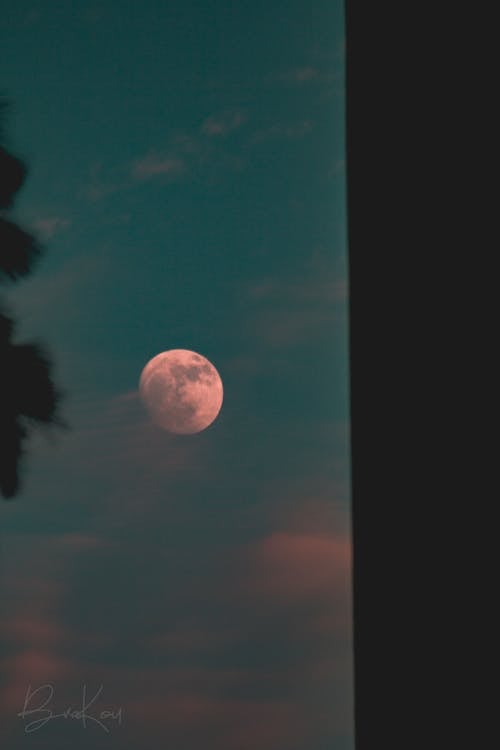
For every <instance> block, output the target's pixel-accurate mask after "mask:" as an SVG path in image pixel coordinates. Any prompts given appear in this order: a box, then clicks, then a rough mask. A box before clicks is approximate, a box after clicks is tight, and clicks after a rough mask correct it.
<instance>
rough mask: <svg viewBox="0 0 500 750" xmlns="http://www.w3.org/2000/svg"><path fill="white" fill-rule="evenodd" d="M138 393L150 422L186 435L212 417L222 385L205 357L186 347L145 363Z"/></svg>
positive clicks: (207, 423)
mask: <svg viewBox="0 0 500 750" xmlns="http://www.w3.org/2000/svg"><path fill="white" fill-rule="evenodd" d="M139 394H140V397H141V399H142V401H143V403H144V405H145V407H146V409H147V410H148V412H149V414H150V416H151V419H152V420H153V422H155V423H156V424H157V425H159V426H160V427H163V429H165V430H168V432H173V433H176V434H178V435H189V434H193V433H195V432H201V431H202V430H204V429H205V428H206V427H208V426H209V425H211V424H212V422H213V421H214V420H215V418H216V417H217V415H218V413H219V411H220V408H221V406H222V399H223V388H222V380H221V379H220V375H219V373H218V372H217V370H216V369H215V367H214V366H213V364H212V363H211V362H209V361H208V359H206V358H205V357H203V356H202V355H201V354H197V353H196V352H191V351H189V350H188V349H170V350H169V351H166V352H161V354H157V355H156V357H153V359H151V360H150V361H149V362H148V363H147V365H146V366H145V368H144V369H143V371H142V373H141V377H140V380H139Z"/></svg>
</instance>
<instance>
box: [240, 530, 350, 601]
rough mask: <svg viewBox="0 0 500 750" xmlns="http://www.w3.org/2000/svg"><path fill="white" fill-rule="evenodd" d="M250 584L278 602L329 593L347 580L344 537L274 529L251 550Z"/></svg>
mask: <svg viewBox="0 0 500 750" xmlns="http://www.w3.org/2000/svg"><path fill="white" fill-rule="evenodd" d="M252 557H253V565H252V568H253V569H252V583H251V586H252V587H253V588H254V590H255V592H256V593H257V594H259V595H263V596H265V597H266V598H273V599H278V600H280V601H283V600H284V601H290V600H292V601H297V600H302V599H304V598H308V597H311V596H313V597H314V596H318V595H319V596H321V595H327V596H331V594H332V592H333V591H334V590H335V589H337V590H338V589H339V587H341V588H345V587H346V586H347V585H348V583H349V580H350V560H351V546H350V542H349V540H348V539H347V538H344V539H342V538H337V537H334V536H331V535H324V536H320V535H317V534H314V535H313V534H299V533H290V532H285V531H278V532H275V533H273V534H271V535H270V536H268V537H267V538H265V539H263V540H262V541H260V542H259V543H258V544H257V545H256V546H255V548H254V550H253V552H252Z"/></svg>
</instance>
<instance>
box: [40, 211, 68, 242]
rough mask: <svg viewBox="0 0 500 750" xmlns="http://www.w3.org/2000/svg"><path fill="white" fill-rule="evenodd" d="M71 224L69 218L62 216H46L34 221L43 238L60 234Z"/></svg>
mask: <svg viewBox="0 0 500 750" xmlns="http://www.w3.org/2000/svg"><path fill="white" fill-rule="evenodd" d="M70 225H71V221H70V220H69V219H65V218H64V217H62V216H47V217H45V218H41V219H36V221H34V222H33V226H34V228H35V229H36V231H37V232H39V234H40V235H41V237H42V238H43V239H51V238H52V237H54V235H56V234H59V232H62V231H63V230H64V229H67V228H68V227H69V226H70Z"/></svg>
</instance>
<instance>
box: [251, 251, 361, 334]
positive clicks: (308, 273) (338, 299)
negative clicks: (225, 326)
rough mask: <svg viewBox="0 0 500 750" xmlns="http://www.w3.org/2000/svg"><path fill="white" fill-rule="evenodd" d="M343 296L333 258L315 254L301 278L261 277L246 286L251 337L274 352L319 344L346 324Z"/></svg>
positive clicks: (339, 271) (343, 286)
mask: <svg viewBox="0 0 500 750" xmlns="http://www.w3.org/2000/svg"><path fill="white" fill-rule="evenodd" d="M347 292H348V289H347V279H346V276H345V272H344V270H343V269H341V268H340V263H339V262H338V261H337V260H335V259H334V256H333V253H332V255H331V256H330V257H328V255H327V254H326V253H325V252H324V251H323V250H321V251H319V252H316V253H313V254H311V257H310V259H309V261H308V262H307V263H305V264H304V268H303V270H302V272H301V274H300V275H296V276H288V278H287V277H286V276H282V277H281V278H277V277H276V276H275V275H273V276H268V277H266V276H264V277H261V278H260V279H255V280H253V281H252V282H250V283H249V284H247V286H246V289H245V298H246V300H247V310H248V313H247V315H248V318H247V320H248V327H249V335H253V336H257V337H258V339H259V342H261V343H262V344H265V345H267V346H269V345H271V346H272V347H276V346H278V347H288V346H297V345H300V344H301V343H304V342H308V341H313V340H317V338H318V336H319V337H321V336H323V335H324V334H326V333H331V331H332V330H333V328H334V326H338V325H344V324H345V321H346V316H347Z"/></svg>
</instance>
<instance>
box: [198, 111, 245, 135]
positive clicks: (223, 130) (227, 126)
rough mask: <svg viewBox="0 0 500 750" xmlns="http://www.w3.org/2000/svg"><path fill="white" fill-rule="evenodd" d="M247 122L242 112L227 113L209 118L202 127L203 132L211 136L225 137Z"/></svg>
mask: <svg viewBox="0 0 500 750" xmlns="http://www.w3.org/2000/svg"><path fill="white" fill-rule="evenodd" d="M245 120H246V117H245V115H244V114H243V113H242V112H225V113H222V114H220V115H216V116H213V117H208V118H207V119H206V120H205V121H204V122H203V124H202V126H201V131H202V132H203V133H204V134H205V135H207V136H209V137H214V136H224V135H227V134H228V133H230V132H231V131H233V130H236V129H237V128H239V127H240V125H242V124H243V123H244V122H245Z"/></svg>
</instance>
